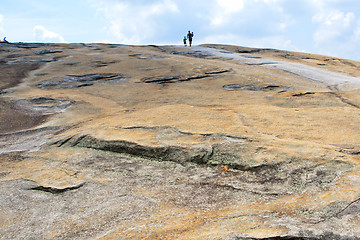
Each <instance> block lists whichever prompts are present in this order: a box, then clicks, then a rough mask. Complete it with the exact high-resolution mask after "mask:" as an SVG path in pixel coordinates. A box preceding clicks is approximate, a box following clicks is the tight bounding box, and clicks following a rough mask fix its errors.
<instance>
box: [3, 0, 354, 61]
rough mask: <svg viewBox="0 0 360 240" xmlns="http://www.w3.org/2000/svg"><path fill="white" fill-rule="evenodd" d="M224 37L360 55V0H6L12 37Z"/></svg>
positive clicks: (142, 40) (131, 40) (143, 40)
mask: <svg viewBox="0 0 360 240" xmlns="http://www.w3.org/2000/svg"><path fill="white" fill-rule="evenodd" d="M188 30H191V31H192V32H194V39H193V41H194V42H193V44H195V45H197V44H203V43H217V44H231V45H238V46H246V47H260V48H275V49H282V50H289V51H298V52H308V53H317V54H323V55H329V56H334V57H341V58H347V59H353V60H358V61H360V1H359V0H196V1H195V0H61V1H59V0H1V2H0V38H1V40H2V39H3V37H4V36H6V38H7V40H8V41H10V42H59V43H73V42H81V43H118V44H130V45H148V44H155V45H180V44H182V39H183V37H184V36H185V35H186V33H187V31H188Z"/></svg>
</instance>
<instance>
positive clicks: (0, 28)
mask: <svg viewBox="0 0 360 240" xmlns="http://www.w3.org/2000/svg"><path fill="white" fill-rule="evenodd" d="M3 19H4V17H3V15H1V14H0V34H1V35H4V34H5V30H4V27H3V26H2V22H3ZM0 40H2V39H0Z"/></svg>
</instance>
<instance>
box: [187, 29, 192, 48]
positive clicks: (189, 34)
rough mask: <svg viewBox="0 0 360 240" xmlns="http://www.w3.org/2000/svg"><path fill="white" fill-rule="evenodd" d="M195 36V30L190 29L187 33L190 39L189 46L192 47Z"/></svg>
mask: <svg viewBox="0 0 360 240" xmlns="http://www.w3.org/2000/svg"><path fill="white" fill-rule="evenodd" d="M193 37H194V32H192V33H191V32H190V30H189V32H188V34H187V39H189V46H190V47H191V44H192V40H193Z"/></svg>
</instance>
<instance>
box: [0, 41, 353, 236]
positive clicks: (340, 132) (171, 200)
mask: <svg viewBox="0 0 360 240" xmlns="http://www.w3.org/2000/svg"><path fill="white" fill-rule="evenodd" d="M0 63H1V64H0V73H1V74H0V238H1V239H229V240H230V239H311V240H313V239H314V240H315V239H360V238H359V236H360V154H359V152H360V141H359V135H360V107H359V106H360V97H359V96H360V95H359V93H360V90H359V89H360V78H359V77H360V71H359V69H360V63H359V62H356V61H350V60H345V59H338V58H333V57H328V56H320V55H311V54H306V53H294V52H286V51H280V50H274V49H252V48H245V47H238V46H226V45H203V46H195V47H193V48H184V47H179V46H154V45H151V46H127V45H115V44H36V43H31V44H27V43H15V44H6V45H5V44H4V45H0ZM299 69H300V70H299Z"/></svg>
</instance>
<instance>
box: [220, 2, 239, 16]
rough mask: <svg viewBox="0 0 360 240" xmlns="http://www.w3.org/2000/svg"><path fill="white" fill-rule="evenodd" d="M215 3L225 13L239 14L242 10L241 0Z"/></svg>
mask: <svg viewBox="0 0 360 240" xmlns="http://www.w3.org/2000/svg"><path fill="white" fill-rule="evenodd" d="M217 3H218V4H219V6H220V7H221V8H222V10H224V11H226V12H230V13H231V12H239V11H241V10H242V9H243V8H244V2H243V0H217Z"/></svg>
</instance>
